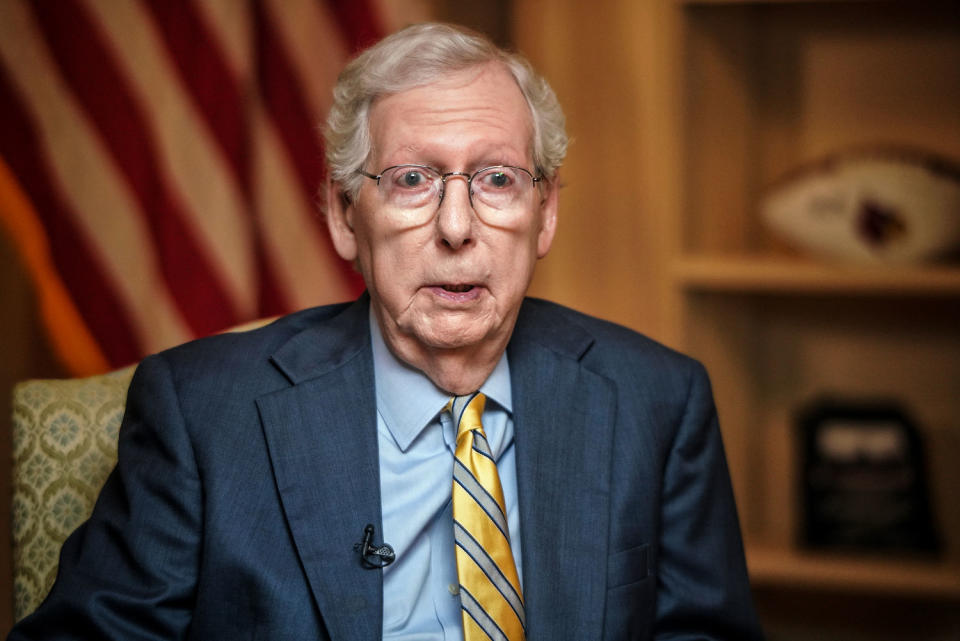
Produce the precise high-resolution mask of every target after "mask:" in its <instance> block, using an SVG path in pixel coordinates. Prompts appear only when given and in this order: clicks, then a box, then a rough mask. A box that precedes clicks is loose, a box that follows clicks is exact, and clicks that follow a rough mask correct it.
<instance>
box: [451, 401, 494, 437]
mask: <svg viewBox="0 0 960 641" xmlns="http://www.w3.org/2000/svg"><path fill="white" fill-rule="evenodd" d="M486 402H487V397H486V396H484V395H483V394H481V393H480V392H474V393H473V394H467V395H466V396H454V397H453V398H451V399H450V402H449V403H447V410H449V412H450V415H451V416H452V417H453V422H454V424H455V425H456V426H457V440H458V441H459V440H460V437H461V436H463V435H464V434H466V433H468V432H471V431H473V430H481V431H482V430H483V423H482V422H481V420H480V417H481V416H482V415H483V408H484V406H485V405H486Z"/></svg>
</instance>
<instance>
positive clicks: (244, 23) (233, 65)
mask: <svg viewBox="0 0 960 641" xmlns="http://www.w3.org/2000/svg"><path fill="white" fill-rule="evenodd" d="M193 4H194V6H195V7H196V8H197V13H198V15H200V16H201V18H202V19H203V22H204V24H205V25H206V27H207V29H209V31H210V37H211V38H213V39H214V40H215V41H216V43H217V46H218V47H219V49H220V51H221V52H223V59H224V61H225V62H226V64H227V66H228V67H230V71H231V72H232V73H233V77H234V78H249V77H250V75H251V73H253V71H252V70H253V47H252V42H253V38H252V37H251V32H252V29H253V27H252V24H251V22H250V10H249V5H248V4H247V3H246V2H237V1H236V0H196V2H194V3H193Z"/></svg>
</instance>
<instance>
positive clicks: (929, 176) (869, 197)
mask: <svg viewBox="0 0 960 641" xmlns="http://www.w3.org/2000/svg"><path fill="white" fill-rule="evenodd" d="M760 212H761V216H762V217H763V220H764V222H765V224H766V225H767V226H768V227H769V229H770V230H771V231H772V232H773V233H774V234H776V235H777V236H778V237H780V238H781V239H783V240H785V241H786V242H787V243H788V244H790V245H792V246H794V247H796V248H798V249H800V250H802V251H805V252H807V253H809V254H811V255H814V256H817V257H823V258H834V259H841V260H849V261H859V262H876V263H912V262H922V261H931V260H937V259H943V258H945V257H948V256H951V257H954V258H955V257H956V256H957V254H958V250H960V165H958V164H956V163H954V162H953V161H950V160H948V159H945V158H943V157H939V156H935V155H933V154H929V153H924V152H918V151H913V150H907V149H894V148H876V149H861V150H857V151H850V152H846V153H839V154H835V155H831V156H828V157H827V158H824V159H822V160H820V161H817V162H814V163H811V164H809V165H803V166H801V167H798V168H797V169H795V170H794V171H792V172H790V173H789V174H788V175H786V176H784V177H782V178H781V179H779V180H777V181H776V182H775V183H774V184H773V185H771V186H770V187H769V188H768V189H767V190H766V191H765V192H764V194H763V197H762V199H761V202H760Z"/></svg>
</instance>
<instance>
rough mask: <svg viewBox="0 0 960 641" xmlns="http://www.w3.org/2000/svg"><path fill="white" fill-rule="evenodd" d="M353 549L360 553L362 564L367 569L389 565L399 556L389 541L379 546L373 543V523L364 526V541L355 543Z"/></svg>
mask: <svg viewBox="0 0 960 641" xmlns="http://www.w3.org/2000/svg"><path fill="white" fill-rule="evenodd" d="M353 549H354V551H355V552H358V553H359V554H360V565H361V566H363V568H364V569H365V570H376V569H379V568H384V567H387V566H388V565H390V564H391V563H393V561H394V560H395V559H396V558H397V555H396V553H395V552H394V551H393V548H392V547H390V546H389V545H388V544H387V543H384V544H383V545H379V546H377V545H374V544H373V523H367V525H366V527H364V528H363V541H361V542H360V543H354V544H353Z"/></svg>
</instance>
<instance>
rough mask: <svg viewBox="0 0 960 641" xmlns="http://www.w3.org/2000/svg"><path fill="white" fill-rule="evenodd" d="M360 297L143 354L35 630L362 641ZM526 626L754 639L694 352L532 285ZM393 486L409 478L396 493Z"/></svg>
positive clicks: (367, 487) (56, 634) (372, 635)
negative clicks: (104, 474)
mask: <svg viewBox="0 0 960 641" xmlns="http://www.w3.org/2000/svg"><path fill="white" fill-rule="evenodd" d="M368 305H369V299H368V298H367V297H366V296H364V297H363V298H361V299H360V300H359V301H357V302H355V303H352V304H346V305H336V306H329V307H322V308H317V309H312V310H307V311H304V312H300V313H297V314H294V315H291V316H288V317H285V318H283V319H281V320H280V321H278V322H276V323H274V324H272V325H270V326H268V327H266V328H263V329H260V330H256V331H253V332H248V333H244V334H227V335H221V336H216V337H213V338H209V339H204V340H201V341H196V342H193V343H189V344H187V345H185V346H181V347H178V348H175V349H173V350H170V351H167V352H164V353H161V354H159V355H156V356H153V357H150V358H147V359H145V360H144V361H143V363H142V364H141V365H140V367H139V369H138V371H137V373H136V375H135V376H134V379H133V382H132V384H131V387H130V393H129V399H128V405H127V411H126V415H125V417H124V422H123V426H122V428H121V434H120V445H119V462H118V464H117V468H116V470H115V471H114V472H113V473H112V475H111V476H110V478H109V480H108V481H107V484H106V486H105V487H104V489H103V491H102V493H101V496H100V498H99V500H98V502H97V506H96V508H95V510H94V514H93V516H92V517H91V519H90V520H89V521H88V522H87V523H86V524H84V525H83V526H81V527H80V528H79V529H78V530H77V531H76V532H75V533H74V534H73V535H72V536H71V537H70V539H69V540H68V541H67V543H66V544H65V546H64V549H63V552H62V558H61V564H60V573H59V577H58V579H57V583H56V585H55V587H54V589H53V591H52V593H51V594H50V596H49V597H48V598H47V599H46V601H45V602H44V604H43V605H42V606H41V607H40V609H39V610H38V611H37V612H36V613H35V614H34V615H32V616H31V617H29V618H27V619H25V620H24V621H23V622H22V623H21V624H20V625H19V626H17V627H16V628H15V629H14V631H13V632H12V633H11V635H10V639H12V640H23V639H96V640H98V641H99V640H103V639H128V640H129V639H196V640H199V641H216V640H218V639H223V640H225V641H227V640H228V641H242V640H245V639H250V640H253V639H260V640H269V641H282V640H286V639H289V640H290V641H304V640H305V639H332V640H333V641H352V640H359V641H369V640H371V639H377V638H379V637H380V634H381V601H382V598H383V595H382V582H381V580H382V577H381V572H380V571H379V570H367V569H363V568H362V567H361V565H360V562H359V558H358V555H357V554H356V552H355V551H354V544H355V543H357V542H358V541H359V540H360V539H361V538H362V533H363V529H364V525H365V524H367V523H374V524H376V531H377V532H379V531H381V528H380V485H379V479H378V476H379V468H378V460H377V437H376V426H377V419H376V401H375V398H374V383H373V362H372V356H371V348H370V336H369V327H368V316H367V314H368V311H367V310H368ZM508 358H509V362H510V370H511V378H512V385H513V403H514V417H513V418H514V421H515V427H516V450H517V485H518V488H517V489H518V496H519V498H518V501H519V507H520V514H521V522H522V523H523V527H522V528H521V529H522V540H523V546H522V549H523V576H524V597H525V601H526V611H527V622H528V636H527V638H528V639H529V640H530V641H538V640H543V641H556V640H561V639H570V640H576V641H582V640H590V639H608V640H623V639H651V638H655V637H658V636H659V635H663V636H664V637H669V638H670V639H681V638H682V639H686V638H690V639H693V638H696V639H705V638H716V639H721V638H723V639H737V640H742V639H751V638H757V637H759V632H758V630H757V627H756V623H755V618H754V613H753V607H752V604H751V597H750V590H749V586H748V582H747V577H746V573H745V569H744V560H743V552H742V546H741V541H740V534H739V531H738V525H737V517H736V512H735V508H734V503H733V496H732V493H731V489H730V483H729V479H728V474H727V469H726V464H725V461H724V455H723V448H722V445H721V442H720V433H719V430H718V427H717V421H716V414H715V410H714V406H713V401H712V397H711V392H710V388H709V383H708V381H707V377H706V374H705V372H704V370H703V368H702V367H701V366H700V365H699V364H697V363H696V362H695V361H693V360H690V359H688V358H686V357H684V356H681V355H679V354H676V353H675V352H672V351H670V350H668V349H666V348H664V347H662V346H660V345H658V344H656V343H654V342H652V341H650V340H648V339H646V338H644V337H642V336H640V335H638V334H636V333H634V332H631V331H629V330H627V329H624V328H622V327H618V326H615V325H613V324H610V323H606V322H603V321H599V320H596V319H593V318H590V317H587V316H584V315H581V314H578V313H576V312H573V311H571V310H568V309H565V308H562V307H559V306H556V305H553V304H551V303H546V302H543V301H537V300H532V299H530V300H527V301H526V302H525V303H524V305H523V308H522V311H521V313H520V317H519V320H518V322H517V326H516V329H515V331H514V335H513V337H512V340H511V342H510V345H509V347H508ZM396 491H397V492H402V491H403V488H402V487H398V488H396Z"/></svg>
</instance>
